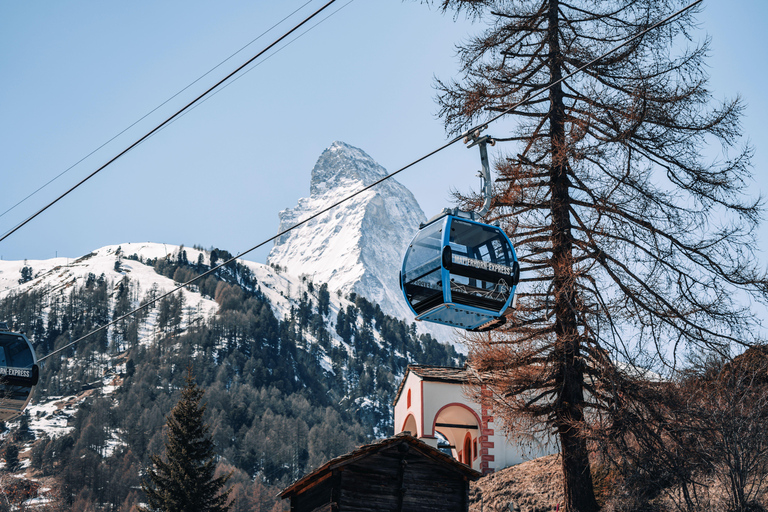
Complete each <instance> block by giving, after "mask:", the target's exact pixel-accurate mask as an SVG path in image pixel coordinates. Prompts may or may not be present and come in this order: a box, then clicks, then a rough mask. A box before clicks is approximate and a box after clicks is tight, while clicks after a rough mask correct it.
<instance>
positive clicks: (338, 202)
mask: <svg viewBox="0 0 768 512" xmlns="http://www.w3.org/2000/svg"><path fill="white" fill-rule="evenodd" d="M332 2H333V0H331V2H329V3H328V4H326V5H325V6H324V7H323V9H324V8H325V7H327V6H328V5H330V4H331V3H332ZM701 2H703V0H695V1H694V2H692V3H690V4H688V5H687V6H686V7H684V8H682V9H680V10H678V11H676V12H675V13H673V14H671V15H670V16H668V17H666V18H664V19H663V20H661V21H659V22H656V23H654V24H653V25H651V26H650V27H648V28H647V29H645V30H643V31H642V32H640V33H638V34H636V35H635V36H633V37H632V38H630V39H628V40H627V41H624V42H623V43H621V44H619V45H617V46H615V47H613V48H612V49H611V50H609V51H607V52H605V53H604V54H602V55H600V56H599V57H597V58H595V59H592V60H591V61H589V62H588V63H587V64H585V65H583V66H581V67H580V68H578V69H577V70H575V71H573V72H572V73H569V74H568V75H566V76H564V77H563V78H561V79H559V80H557V81H555V82H553V83H551V84H549V85H547V86H546V87H545V88H543V89H541V90H539V91H537V92H536V93H535V94H533V95H531V96H527V97H526V98H524V99H522V100H521V101H519V102H518V103H516V104H514V105H512V106H511V107H509V108H508V109H507V110H506V111H504V112H502V113H500V114H499V115H497V116H495V117H493V118H491V119H489V120H488V121H487V122H485V123H482V124H480V125H477V126H476V127H474V128H472V129H470V130H467V131H466V132H464V133H462V134H461V135H459V136H456V137H454V138H453V139H451V140H449V141H448V142H446V143H444V144H443V145H442V146H439V147H438V148H436V149H434V150H432V151H430V152H429V153H427V154H425V155H423V156H422V157H420V158H418V159H416V160H414V161H412V162H411V163H409V164H407V165H405V166H403V167H401V168H400V169H398V170H396V171H393V172H391V173H390V174H387V175H386V176H384V177H382V178H380V179H378V180H376V181H375V182H373V183H371V184H370V185H367V186H365V187H363V188H361V189H359V190H357V191H356V192H353V193H352V194H350V195H348V196H346V197H344V198H342V199H340V200H339V201H336V202H335V203H333V204H331V205H330V206H327V207H325V208H323V209H322V210H320V211H318V212H316V213H314V214H312V215H310V216H309V217H307V218H306V219H304V220H302V221H300V222H298V223H297V224H295V225H293V226H291V227H289V228H287V229H284V230H283V231H280V232H279V233H277V234H276V235H274V236H272V237H271V238H268V239H266V240H264V241H263V242H261V243H259V244H257V245H255V246H253V247H251V248H250V249H247V250H245V251H243V252H241V253H240V254H238V255H236V256H233V257H232V258H230V259H228V260H227V261H225V262H223V263H221V264H219V265H217V266H216V267H213V268H211V269H209V270H208V271H206V272H204V273H202V274H200V275H199V276H197V277H195V278H193V279H190V280H189V281H187V282H185V283H183V284H180V285H179V286H177V287H176V288H174V289H173V290H171V291H169V292H167V293H165V294H163V295H161V296H159V297H157V298H155V299H153V300H152V301H150V302H148V303H146V304H144V305H143V306H140V307H138V308H136V309H134V310H132V311H130V312H129V313H126V314H125V315H123V316H121V317H119V318H117V319H115V320H112V321H111V322H108V323H106V324H104V325H102V326H101V327H98V328H96V329H94V330H93V331H91V332H89V333H87V334H85V335H83V336H81V337H80V338H78V339H76V340H74V341H72V342H70V343H68V344H67V345H65V346H63V347H61V348H59V349H56V350H54V351H53V352H51V353H49V354H47V355H45V356H43V357H41V358H38V361H39V362H42V361H44V360H46V359H48V358H49V357H51V356H53V355H55V354H58V353H60V352H62V351H64V350H66V349H68V348H70V347H72V346H74V345H75V344H77V343H78V342H80V341H82V340H84V339H85V338H87V337H89V336H92V335H93V334H96V333H98V332H101V331H103V330H104V329H107V328H109V327H111V326H112V325H114V324H116V323H117V322H119V321H120V320H124V319H125V318H128V317H129V316H132V315H134V314H135V313H138V312H139V311H142V310H144V309H146V308H147V307H149V306H151V305H153V304H155V303H156V302H158V301H159V300H161V299H163V298H165V297H167V296H169V295H171V294H173V293H176V292H177V291H179V290H181V289H183V288H185V287H186V286H188V285H190V284H193V283H195V282H196V281H198V280H199V279H201V278H203V277H205V276H208V275H210V274H212V273H213V272H215V271H216V270H218V269H220V268H222V267H224V266H226V265H227V264H229V263H231V262H233V261H235V260H237V259H238V258H241V257H242V256H245V255H246V254H248V253H250V252H252V251H255V250H256V249H258V248H259V247H262V246H263V245H266V244H267V243H269V242H271V241H273V240H276V239H277V238H279V237H281V236H283V235H285V234H286V233H289V232H290V231H292V230H294V229H296V228H298V227H299V226H302V225H304V224H306V223H307V222H309V221H311V220H313V219H316V218H317V217H319V216H320V215H323V214H324V213H327V212H328V211H330V210H332V209H333V208H336V207H337V206H339V205H341V204H343V203H345V202H347V201H349V200H350V199H352V198H354V197H356V196H358V195H360V194H362V193H363V192H365V191H367V190H370V189H371V188H373V187H375V186H376V185H379V184H380V183H382V182H384V181H386V180H388V179H390V178H392V177H394V176H396V175H398V174H400V173H401V172H403V171H405V170H406V169H409V168H411V167H413V166H414V165H416V164H418V163H420V162H422V161H424V160H426V159H427V158H430V157H431V156H433V155H435V154H437V153H439V152H441V151H442V150H444V149H446V148H448V147H449V146H452V145H453V144H455V143H456V142H458V141H459V140H462V139H463V138H464V137H465V136H466V135H468V134H470V133H472V132H473V131H477V130H481V129H483V128H484V127H485V126H486V125H487V124H488V123H492V122H494V121H496V120H498V119H499V118H500V117H501V116H502V115H505V114H507V113H509V112H510V111H512V110H513V109H515V108H517V107H519V106H520V105H522V104H523V103H524V102H525V101H528V100H529V99H532V98H534V97H536V96H537V95H539V94H541V93H542V92H544V91H546V90H548V89H549V88H551V87H553V86H554V85H556V84H558V83H560V82H562V81H563V80H565V79H567V78H570V77H571V76H573V75H574V74H575V73H578V72H579V71H582V70H583V69H584V68H586V67H587V66H590V65H592V64H594V63H595V62H597V61H598V60H600V59H602V58H604V57H606V56H607V55H609V54H610V53H613V52H615V51H616V50H618V49H620V48H622V47H624V46H626V45H627V44H629V43H630V42H632V41H633V40H635V39H637V38H639V37H642V36H643V35H644V34H646V33H647V32H649V31H651V30H653V29H655V28H657V27H659V26H660V25H662V24H664V23H666V22H668V21H669V20H671V19H673V18H674V17H676V16H678V15H680V14H681V13H683V12H685V11H687V10H688V9H690V8H692V7H693V6H695V5H697V4H699V3H701ZM318 12H319V11H318ZM313 16H314V15H313ZM241 67H242V66H241ZM0 241H2V239H0Z"/></svg>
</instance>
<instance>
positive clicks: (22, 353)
mask: <svg viewBox="0 0 768 512" xmlns="http://www.w3.org/2000/svg"><path fill="white" fill-rule="evenodd" d="M38 379H39V370H38V367H37V358H36V356H35V350H34V348H32V344H31V343H30V342H29V340H28V339H27V337H26V336H24V334H22V333H17V332H11V331H10V330H9V329H8V326H7V324H6V323H5V322H0V421H9V420H12V419H13V418H15V417H16V416H19V415H20V414H21V413H22V412H24V409H26V407H27V404H29V399H30V398H31V397H32V388H33V387H34V386H35V385H36V384H37V381H38Z"/></svg>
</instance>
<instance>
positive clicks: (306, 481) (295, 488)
mask: <svg viewBox="0 0 768 512" xmlns="http://www.w3.org/2000/svg"><path fill="white" fill-rule="evenodd" d="M402 443H407V444H408V445H409V446H410V447H412V448H415V449H416V451H418V452H420V453H421V454H422V455H424V456H425V457H427V458H429V459H432V460H433V461H434V462H436V463H438V464H441V465H443V466H445V467H447V468H450V469H452V470H453V471H455V472H457V473H458V474H460V475H462V476H465V477H467V478H469V479H470V480H477V479H478V478H480V477H481V476H482V474H481V473H480V472H478V471H475V470H474V469H472V468H470V467H469V466H467V465H466V464H462V463H461V462H459V461H457V460H456V459H454V458H453V457H450V456H448V455H446V454H445V453H443V452H441V451H440V450H438V449H437V448H433V447H431V446H429V445H428V444H426V443H425V442H423V441H420V440H418V439H416V438H415V437H413V436H412V435H410V433H409V432H400V433H399V434H397V435H394V436H392V437H389V438H387V439H383V440H380V441H377V442H375V443H371V444H367V445H363V446H361V447H359V448H357V449H356V450H353V451H351V452H349V453H347V454H345V455H341V456H340V457H336V458H334V459H331V460H329V461H328V462H326V463H325V464H323V465H322V466H320V467H319V468H317V469H316V470H315V471H313V472H311V473H309V474H308V475H305V476H304V477H302V478H300V479H299V480H297V481H296V482H294V483H293V484H291V485H290V486H288V487H286V488H285V489H283V491H282V492H281V493H280V494H278V496H279V497H281V498H283V499H285V498H288V497H290V496H292V495H296V494H299V493H301V492H303V491H304V490H306V489H308V488H310V487H312V486H314V485H315V484H317V483H320V482H322V481H323V480H325V479H326V478H327V477H328V475H329V474H330V473H331V472H333V470H335V469H338V468H341V467H343V466H346V465H348V464H352V463H353V462H356V461H358V460H360V459H363V458H365V457H367V456H370V455H373V454H375V453H377V452H379V451H381V450H383V449H386V448H389V447H391V446H395V445H397V444H402Z"/></svg>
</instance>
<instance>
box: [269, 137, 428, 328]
mask: <svg viewBox="0 0 768 512" xmlns="http://www.w3.org/2000/svg"><path fill="white" fill-rule="evenodd" d="M386 175H387V171H386V170H385V169H384V168H383V167H382V166H381V165H379V164H378V163H376V162H375V161H374V160H373V159H372V158H371V157H370V156H368V155H367V154H366V153H365V152H364V151H362V150H360V149H358V148H355V147H352V146H350V145H348V144H345V143H344V142H334V143H333V144H331V147H329V148H328V149H326V150H325V151H324V152H323V154H322V155H320V158H318V160H317V163H316V164H315V167H314V169H312V181H311V185H310V197H308V198H302V199H300V200H299V204H298V205H297V206H296V207H294V208H289V209H286V210H283V211H281V212H280V228H279V229H280V231H283V230H285V229H287V228H289V227H291V226H295V225H296V224H297V223H299V222H301V221H302V220H304V219H306V218H308V217H310V216H311V215H313V214H315V213H317V212H318V211H321V210H322V209H324V208H326V207H328V206H330V205H332V204H334V203H336V202H338V201H340V200H341V199H343V198H345V197H347V196H349V195H350V194H352V193H354V192H356V191H358V190H360V189H362V188H363V187H365V186H367V185H370V184H372V183H374V182H376V181H377V180H379V179H381V178H383V177H384V176H386ZM424 221H426V217H425V216H424V212H423V211H422V210H421V207H420V206H419V203H418V202H417V201H416V198H415V197H413V194H412V193H411V192H410V191H409V190H408V189H407V188H405V187H404V186H403V185H401V184H400V183H398V182H397V181H395V180H394V179H388V180H385V181H384V182H382V183H380V184H378V185H376V186H375V187H373V188H371V189H369V190H366V191H365V192H363V193H361V194H358V195H357V196H355V197H354V198H352V199H350V200H349V201H346V202H344V203H343V204H341V205H339V206H337V207H336V208H333V209H332V210H330V211H328V212H326V213H324V214H323V215H321V216H319V217H318V218H316V219H313V220H311V221H309V222H307V223H306V224H303V225H302V226H299V227H298V228H296V229H294V230H292V231H290V232H289V233H286V234H285V235H283V236H281V237H280V238H279V239H277V240H276V241H275V246H274V247H273V248H272V250H271V251H270V253H269V257H268V258H267V262H268V263H269V264H270V265H273V266H275V265H278V266H280V267H281V268H284V269H285V270H286V271H287V272H288V273H290V274H294V275H297V276H307V277H308V278H310V279H311V280H312V281H313V282H315V283H327V284H328V288H329V290H330V291H332V292H335V291H337V290H340V291H341V293H343V294H348V293H350V292H354V293H357V294H359V295H362V296H364V297H366V298H367V299H369V300H371V301H374V302H376V303H378V304H379V305H380V306H381V309H382V310H383V311H384V312H385V313H387V314H390V315H393V316H396V317H400V318H405V319H411V320H412V319H413V313H412V312H411V311H410V310H409V309H408V307H407V306H406V305H405V303H404V301H403V299H402V297H401V295H400V287H399V283H398V274H399V272H400V266H401V262H402V256H403V253H404V251H405V248H406V247H407V245H408V243H409V242H410V241H411V239H412V238H413V236H414V235H415V233H416V231H418V229H419V224H420V223H422V222H424Z"/></svg>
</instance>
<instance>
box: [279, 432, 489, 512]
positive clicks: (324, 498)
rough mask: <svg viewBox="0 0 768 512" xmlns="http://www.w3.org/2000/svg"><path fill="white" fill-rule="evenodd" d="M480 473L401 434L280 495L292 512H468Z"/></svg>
mask: <svg viewBox="0 0 768 512" xmlns="http://www.w3.org/2000/svg"><path fill="white" fill-rule="evenodd" d="M478 478H480V473H479V472H478V471H475V470H474V469H472V468H470V467H469V466H467V465H465V464H462V463H461V462H458V461H457V460H455V459H453V458H452V457H449V456H448V455H446V454H444V453H443V452H441V451H440V450H438V449H436V448H433V447H431V446H429V445H428V444H426V443H424V442H423V441H419V440H418V439H416V438H415V437H413V436H411V435H410V433H409V432H402V433H400V434H398V435H396V436H394V437H390V438H388V439H384V440H383V441H378V442H376V443H373V444H369V445H365V446H361V447H360V448H358V449H357V450H354V451H352V452H350V453H348V454H346V455H342V456H341V457H337V458H335V459H332V460H330V461H328V462H327V463H325V464H324V465H323V466H322V467H320V468H318V469H317V470H315V471H313V472H312V473H310V474H308V475H306V476H305V477H303V478H301V479H300V480H298V481H297V482H295V483H294V484H293V485H291V486H290V487H288V488H286V489H285V490H283V492H281V493H280V495H279V496H280V497H281V498H283V499H288V498H290V500H291V512H385V511H386V512H453V511H455V512H467V511H468V510H469V482H470V480H477V479H478Z"/></svg>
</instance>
